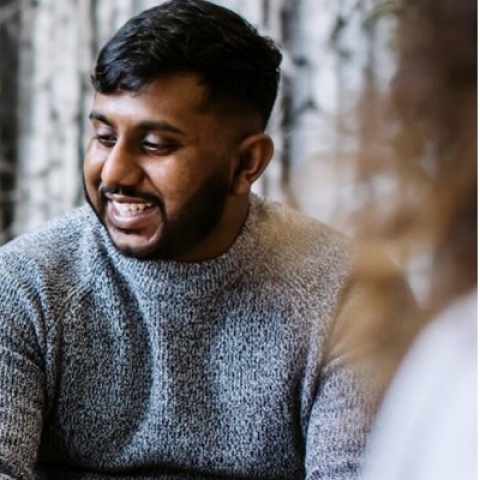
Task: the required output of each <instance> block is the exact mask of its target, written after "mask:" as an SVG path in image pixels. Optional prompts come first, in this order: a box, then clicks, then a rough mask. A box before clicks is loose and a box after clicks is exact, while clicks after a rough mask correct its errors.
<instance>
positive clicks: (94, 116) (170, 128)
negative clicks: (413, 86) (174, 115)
mask: <svg viewBox="0 0 480 480" xmlns="http://www.w3.org/2000/svg"><path fill="white" fill-rule="evenodd" d="M88 118H89V119H90V120H98V121H99V122H102V123H105V125H108V126H110V127H111V126H113V125H112V122H110V121H109V120H108V118H107V117H106V116H105V115H103V114H102V113H99V112H96V111H95V110H92V111H91V112H90V115H89V116H88ZM137 127H138V128H139V129H141V130H145V131H147V132H151V131H165V132H171V133H179V134H182V135H185V132H184V131H183V130H181V129H180V128H178V127H175V126H174V125H172V124H171V123H168V122H165V121H154V120H145V121H144V122H140V123H139V124H138V126H137Z"/></svg>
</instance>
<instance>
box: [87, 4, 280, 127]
mask: <svg viewBox="0 0 480 480" xmlns="http://www.w3.org/2000/svg"><path fill="white" fill-rule="evenodd" d="M281 60H282V54H281V53H280V50H279V49H278V47H277V46H276V44H275V43H274V42H273V41H272V40H271V39H270V38H269V37H265V36H262V35H260V34H259V33H258V31H257V30H256V28H254V27H253V26H252V25H251V24H249V23H248V22H247V21H246V20H244V19H243V18H242V17H240V16H239V15H237V14H236V13H234V12H232V11H231V10H228V9H226V8H224V7H221V6H219V5H215V4H213V3H210V2H207V1H205V0H171V1H168V2H165V3H162V4H161V5H158V6H156V7H153V8H150V9H148V10H145V11H144V12H142V13H140V14H139V15H137V16H135V17H133V18H131V19H130V20H129V21H128V22H127V23H126V24H125V25H124V26H123V27H121V28H120V29H119V30H118V31H117V33H116V34H115V35H114V36H113V37H112V38H111V39H110V40H109V41H108V42H107V43H106V44H105V46H104V47H103V48H102V49H101V51H100V53H99V56H98V58H97V62H96V66H95V69H94V72H93V74H92V76H91V80H92V84H93V86H94V88H95V90H96V91H97V92H99V93H102V94H109V93H113V92H115V91H117V90H118V89H120V90H125V91H131V92H138V91H141V90H142V88H145V87H146V86H147V85H149V84H150V83H152V82H153V81H154V80H155V79H156V78H158V77H159V76H160V75H162V74H171V73H187V72H188V73H198V74H199V76H200V79H201V80H200V81H201V83H202V84H203V85H205V87H206V89H207V97H206V105H207V106H208V107H216V108H220V109H222V110H224V111H230V112H232V113H241V112H246V111H248V112H251V113H256V114H259V115H260V117H261V119H262V122H263V125H264V126H265V125H266V124H267V122H268V119H269V117H270V114H271V111H272V108H273V104H274V102H275V98H276V96H277V90H278V83H279V77H280V68H279V66H280V63H281Z"/></svg>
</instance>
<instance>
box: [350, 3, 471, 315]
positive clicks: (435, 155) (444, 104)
mask: <svg viewBox="0 0 480 480" xmlns="http://www.w3.org/2000/svg"><path fill="white" fill-rule="evenodd" d="M396 6H397V13H398V26H397V34H396V50H397V52H398V67H397V71H396V75H395V77H394V79H393V82H392V85H391V91H390V97H389V101H388V103H389V105H388V107H389V112H390V114H389V115H390V118H389V119H388V121H389V124H390V125H391V127H392V131H393V132H394V134H393V135H392V136H391V137H387V138H384V139H383V141H386V142H390V145H391V147H392V150H391V151H392V155H390V156H385V157H384V158H382V159H381V162H378V159H376V160H373V161H375V162H376V165H375V167H374V168H372V165H371V164H369V163H368V155H362V152H360V155H359V158H361V159H362V162H361V163H360V164H359V166H358V168H359V169H360V172H359V173H360V178H362V179H363V181H365V182H372V181H373V180H374V176H375V175H372V174H371V172H372V170H373V171H374V172H375V173H377V174H378V173H381V174H385V173H387V174H388V175H390V177H393V178H394V181H395V185H396V186H395V189H394V191H393V193H391V194H390V196H389V198H383V199H381V200H378V199H377V201H376V202H375V201H374V202H372V203H371V204H370V205H369V206H368V207H367V208H365V209H364V210H363V211H362V212H360V215H359V217H358V218H359V222H358V223H357V226H358V234H359V236H361V237H362V238H364V239H367V240H369V241H376V242H380V243H384V244H388V247H389V248H390V250H391V249H392V248H393V250H394V252H395V253H396V255H397V257H398V258H400V259H401V260H403V261H404V262H405V263H407V262H408V260H409V259H410V258H411V257H412V256H414V255H417V254H419V253H421V252H427V253H428V254H430V255H431V256H432V265H433V267H432V270H431V272H430V276H429V278H428V279H427V282H428V284H429V287H430V288H429V293H428V296H427V298H426V302H425V304H424V307H426V308H427V309H429V310H430V311H431V312H435V311H437V310H438V309H440V308H442V307H443V306H444V305H445V304H446V303H448V302H450V301H451V300H452V299H453V298H455V297H456V296H457V295H459V294H461V293H462V292H465V291H467V290H469V289H471V288H472V287H474V286H475V285H476V282H477V3H476V1H475V0H400V1H398V2H396ZM392 137H393V138H392ZM366 148H367V149H369V145H368V144H367V145H366ZM379 163H380V165H379Z"/></svg>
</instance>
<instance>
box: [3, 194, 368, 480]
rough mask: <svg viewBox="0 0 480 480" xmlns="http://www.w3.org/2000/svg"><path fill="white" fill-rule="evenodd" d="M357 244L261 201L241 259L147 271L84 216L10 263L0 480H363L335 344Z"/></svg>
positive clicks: (58, 226)
mask: <svg viewBox="0 0 480 480" xmlns="http://www.w3.org/2000/svg"><path fill="white" fill-rule="evenodd" d="M349 258H350V246H349V243H348V241H347V240H346V239H345V238H344V237H343V236H341V235H340V234H338V233H336V232H335V231H333V230H331V229H330V228H328V227H326V226H325V225H323V224H321V223H319V222H317V221H315V220H313V219H310V218H308V217H305V216H302V215H300V214H299V213H296V212H294V211H293V210H291V209H288V208H287V207H284V206H281V205H279V204H275V203H272V202H269V201H267V200H265V199H261V198H260V197H257V196H255V195H252V196H251V200H250V211H249V215H248V218H247V220H246V223H245V225H244V227H243V228H242V231H241V233H240V235H239V236H238V238H237V240H236V241H235V243H234V244H233V246H232V247H231V248H230V249H229V251H227V252H226V253H224V254H223V255H221V256H220V257H218V258H216V259H214V260H208V261H204V262H199V263H180V262H173V261H171V262H170V261H155V260H138V259H134V258H129V257H126V256H124V255H123V254H122V253H121V252H119V251H118V250H117V249H116V248H115V247H114V246H113V245H112V243H111V241H110V239H109V237H108V234H107V232H106V230H105V229H104V227H103V226H102V225H101V224H100V223H99V221H98V220H97V218H96V217H95V215H94V214H93V212H92V211H91V209H90V207H88V206H84V207H81V208H79V209H77V210H74V211H72V212H70V213H68V214H66V215H64V216H62V217H60V218H58V219H56V220H54V221H52V222H50V223H49V224H47V225H46V226H44V227H43V228H41V229H39V230H38V231H36V232H33V233H30V234H27V235H24V236H22V237H19V238H18V239H16V240H14V241H12V242H10V243H9V244H8V245H6V246H4V247H3V248H2V249H0V285H1V287H0V288H1V290H0V479H2V480H5V479H32V478H38V479H49V480H50V479H69V480H75V479H109V478H115V479H143V478H144V479H147V478H148V479H160V478H161V479H169V478H171V479H187V478H192V479H213V478H231V479H256V478H258V479H288V480H295V479H302V478H309V479H329V480H351V479H354V478H357V471H358V466H359V463H360V460H361V457H362V454H363V451H364V449H365V442H366V434H367V431H368V428H369V424H370V418H371V414H372V403H373V402H372V399H371V398H370V397H369V396H368V395H367V394H365V392H363V391H362V389H361V387H360V386H359V383H358V381H357V380H356V377H355V375H354V374H353V372H352V370H351V368H350V367H349V365H348V363H347V362H346V361H345V359H343V358H342V357H338V356H335V355H332V354H331V352H332V351H333V350H334V349H333V350H332V349H331V345H329V343H328V340H329V332H330V331H331V329H332V327H333V324H334V322H335V315H334V312H335V311H336V307H337V303H338V300H339V295H340V292H341V290H342V287H343V285H344V284H345V282H346V279H347V278H348V275H349V269H350V266H349V264H350V260H349Z"/></svg>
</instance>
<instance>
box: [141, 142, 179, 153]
mask: <svg viewBox="0 0 480 480" xmlns="http://www.w3.org/2000/svg"><path fill="white" fill-rule="evenodd" d="M143 148H144V149H145V150H147V151H149V152H157V153H163V154H166V153H171V152H173V151H174V150H176V149H177V148H178V143H174V142H164V143H156V142H143Z"/></svg>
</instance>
